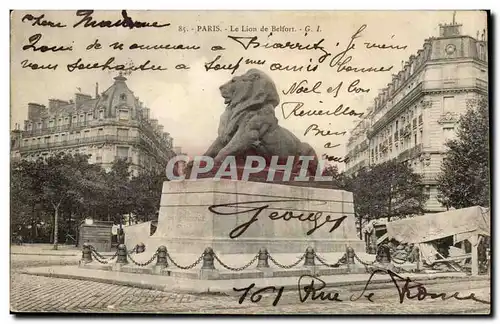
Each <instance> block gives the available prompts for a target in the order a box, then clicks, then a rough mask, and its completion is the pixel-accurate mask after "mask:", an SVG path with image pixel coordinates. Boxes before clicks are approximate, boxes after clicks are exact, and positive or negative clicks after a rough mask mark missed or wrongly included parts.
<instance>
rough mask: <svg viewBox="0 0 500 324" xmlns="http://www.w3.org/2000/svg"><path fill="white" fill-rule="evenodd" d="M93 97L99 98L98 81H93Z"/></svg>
mask: <svg viewBox="0 0 500 324" xmlns="http://www.w3.org/2000/svg"><path fill="white" fill-rule="evenodd" d="M95 98H96V99H97V98H99V83H98V82H96V83H95Z"/></svg>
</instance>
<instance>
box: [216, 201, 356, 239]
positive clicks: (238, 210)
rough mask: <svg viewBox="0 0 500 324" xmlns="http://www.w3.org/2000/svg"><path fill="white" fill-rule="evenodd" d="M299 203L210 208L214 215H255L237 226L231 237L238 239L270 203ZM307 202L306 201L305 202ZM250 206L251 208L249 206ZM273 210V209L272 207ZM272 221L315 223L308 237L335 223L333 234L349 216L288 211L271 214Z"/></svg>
mask: <svg viewBox="0 0 500 324" xmlns="http://www.w3.org/2000/svg"><path fill="white" fill-rule="evenodd" d="M292 201H293V202H297V201H301V199H278V200H262V201H244V202H236V203H229V204H220V205H212V206H210V207H208V210H210V211H211V212H212V213H214V214H217V215H239V214H246V213H252V212H253V213H254V214H253V216H252V218H250V219H249V220H248V221H247V222H245V223H243V224H240V225H238V226H236V227H235V228H234V229H233V230H232V231H231V232H230V233H229V237H231V238H237V237H239V236H240V235H242V234H243V233H245V231H246V230H247V229H248V228H249V227H250V225H252V224H253V223H255V222H256V221H258V220H259V215H260V214H261V213H262V212H263V211H264V210H266V209H267V208H269V206H270V205H269V203H274V202H292ZM303 201H306V200H303ZM255 204H260V205H259V206H256V207H254V205H255ZM249 205H250V206H249ZM225 208H229V212H227V211H223V210H224V209H225ZM271 208H272V207H271ZM267 217H269V218H270V219H272V220H279V219H282V220H284V221H290V220H292V219H296V220H298V221H301V222H313V223H314V227H313V228H312V229H310V230H309V231H307V233H306V234H307V235H311V234H312V233H314V232H315V231H316V230H317V229H319V228H321V227H322V226H323V225H325V224H327V223H333V226H332V227H331V228H330V231H329V232H330V233H331V232H333V231H334V230H335V229H336V228H338V227H339V226H340V225H341V224H342V222H343V221H344V220H345V219H346V218H347V216H345V215H344V216H341V217H338V218H332V216H331V215H326V216H324V217H323V212H321V211H317V212H306V213H298V212H296V211H292V210H286V211H284V212H283V213H279V212H277V211H273V212H270V213H269V214H268V216H267Z"/></svg>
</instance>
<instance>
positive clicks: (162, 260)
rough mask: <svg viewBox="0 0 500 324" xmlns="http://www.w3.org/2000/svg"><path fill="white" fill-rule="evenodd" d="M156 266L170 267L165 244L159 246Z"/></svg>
mask: <svg viewBox="0 0 500 324" xmlns="http://www.w3.org/2000/svg"><path fill="white" fill-rule="evenodd" d="M156 266H162V267H168V261H167V247H166V246H165V245H160V247H158V254H157V255H156Z"/></svg>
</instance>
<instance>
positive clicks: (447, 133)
mask: <svg viewBox="0 0 500 324" xmlns="http://www.w3.org/2000/svg"><path fill="white" fill-rule="evenodd" d="M454 137H455V128H453V127H445V128H443V144H444V143H446V142H447V141H448V140H451V139H453V138H454Z"/></svg>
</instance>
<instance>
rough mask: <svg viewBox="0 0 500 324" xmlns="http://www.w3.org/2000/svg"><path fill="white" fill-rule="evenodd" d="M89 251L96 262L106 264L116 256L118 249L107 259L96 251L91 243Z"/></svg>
mask: <svg viewBox="0 0 500 324" xmlns="http://www.w3.org/2000/svg"><path fill="white" fill-rule="evenodd" d="M90 252H91V253H92V255H93V256H94V259H96V261H97V262H99V263H102V264H107V263H109V262H110V261H113V260H114V259H115V258H116V257H117V256H118V251H116V252H115V254H113V255H112V256H111V257H110V258H109V259H106V257H104V256H103V255H102V254H100V253H99V252H97V250H96V249H95V247H93V246H92V245H91V246H90Z"/></svg>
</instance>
